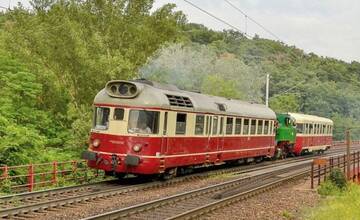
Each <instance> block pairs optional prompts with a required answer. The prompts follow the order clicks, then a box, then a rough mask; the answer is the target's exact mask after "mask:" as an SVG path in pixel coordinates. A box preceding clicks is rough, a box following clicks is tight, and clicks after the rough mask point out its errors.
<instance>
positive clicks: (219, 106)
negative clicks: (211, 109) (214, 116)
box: [216, 103, 226, 112]
mask: <svg viewBox="0 0 360 220" xmlns="http://www.w3.org/2000/svg"><path fill="white" fill-rule="evenodd" d="M216 105H217V106H218V109H219V111H222V112H224V111H226V108H225V105H224V104H221V103H216Z"/></svg>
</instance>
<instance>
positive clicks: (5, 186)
mask: <svg viewBox="0 0 360 220" xmlns="http://www.w3.org/2000/svg"><path fill="white" fill-rule="evenodd" d="M0 192H2V193H11V192H12V191H11V181H10V180H9V179H4V180H2V181H0Z"/></svg>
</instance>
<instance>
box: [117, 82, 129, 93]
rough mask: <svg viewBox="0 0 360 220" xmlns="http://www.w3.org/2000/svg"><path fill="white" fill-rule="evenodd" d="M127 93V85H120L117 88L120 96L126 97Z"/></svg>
mask: <svg viewBox="0 0 360 220" xmlns="http://www.w3.org/2000/svg"><path fill="white" fill-rule="evenodd" d="M128 91H129V87H128V86H127V84H125V83H123V84H120V86H119V93H120V95H127V93H128Z"/></svg>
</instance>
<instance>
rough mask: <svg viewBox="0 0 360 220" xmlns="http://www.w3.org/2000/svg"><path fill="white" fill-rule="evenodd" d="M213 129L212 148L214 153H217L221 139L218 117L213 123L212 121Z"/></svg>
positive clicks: (214, 117) (214, 118) (215, 117)
mask: <svg viewBox="0 0 360 220" xmlns="http://www.w3.org/2000/svg"><path fill="white" fill-rule="evenodd" d="M212 124H213V127H212V132H211V134H212V142H211V146H212V149H211V150H212V151H215V150H217V149H218V145H219V138H218V126H219V125H218V124H219V118H218V116H213V121H212Z"/></svg>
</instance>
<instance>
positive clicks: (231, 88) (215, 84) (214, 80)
mask: <svg viewBox="0 0 360 220" xmlns="http://www.w3.org/2000/svg"><path fill="white" fill-rule="evenodd" d="M201 91H202V92H204V93H206V94H211V95H216V96H221V97H227V98H239V97H240V94H239V90H238V89H237V88H236V83H235V82H234V81H230V80H225V79H223V78H221V77H220V76H216V75H209V76H207V77H206V78H205V79H204V81H203V84H202V85H201Z"/></svg>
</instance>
